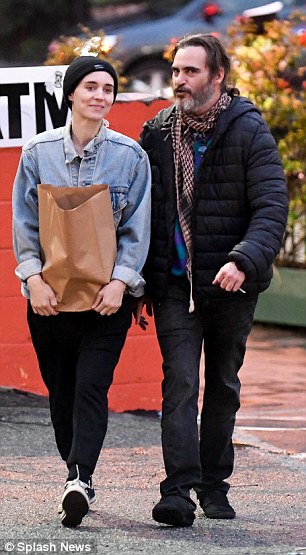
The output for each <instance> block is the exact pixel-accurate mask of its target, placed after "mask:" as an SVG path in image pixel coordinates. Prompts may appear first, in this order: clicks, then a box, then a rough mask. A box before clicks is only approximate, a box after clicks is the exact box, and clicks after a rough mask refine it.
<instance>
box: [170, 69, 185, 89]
mask: <svg viewBox="0 0 306 555" xmlns="http://www.w3.org/2000/svg"><path fill="white" fill-rule="evenodd" d="M173 83H175V85H176V86H178V85H182V84H183V83H185V76H184V73H183V72H182V71H179V72H177V73H176V74H175V75H173Z"/></svg>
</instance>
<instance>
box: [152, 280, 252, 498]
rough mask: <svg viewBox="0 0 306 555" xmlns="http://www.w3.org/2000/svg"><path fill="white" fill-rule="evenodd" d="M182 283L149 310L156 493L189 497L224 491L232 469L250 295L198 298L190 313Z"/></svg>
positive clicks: (172, 286)
mask: <svg viewBox="0 0 306 555" xmlns="http://www.w3.org/2000/svg"><path fill="white" fill-rule="evenodd" d="M189 291H190V288H189V283H188V281H187V279H183V278H173V279H172V280H171V281H170V283H169V289H168V295H167V298H166V300H165V301H164V302H163V303H162V304H161V305H158V306H155V307H154V315H155V323H156V330H157V336H158V341H159V344H160V348H161V352H162V356H163V372H164V379H163V383H162V392H163V404H162V423H161V426H162V448H163V456H164V463H165V470H166V475H167V477H166V479H165V480H164V481H163V482H162V483H161V488H160V489H161V494H162V495H169V494H178V495H181V496H183V497H186V498H189V495H190V490H191V489H192V488H193V489H195V490H196V491H197V493H198V494H200V493H201V492H202V491H207V490H212V489H219V490H223V491H228V488H229V485H228V483H227V482H226V481H225V480H226V478H228V477H229V476H230V475H231V473H232V471H233V465H234V451H233V444H232V435H233V430H234V425H235V415H236V412H237V410H238V408H239V406H240V381H239V379H238V371H239V369H240V367H241V365H242V363H243V359H244V354H245V348H246V341H247V337H248V335H249V332H250V330H251V326H252V322H253V315H254V311H255V306H256V301H257V295H255V296H253V297H249V296H247V295H243V294H241V293H236V294H235V297H234V298H233V297H232V296H231V297H229V298H225V299H210V300H207V301H204V302H203V304H202V306H201V307H197V312H193V313H191V314H190V313H189ZM203 343H204V353H205V390H204V401H203V409H202V414H201V427H200V438H199V433H198V425H197V416H198V397H199V366H200V358H201V353H202V347H203Z"/></svg>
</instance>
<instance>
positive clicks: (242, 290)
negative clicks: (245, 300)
mask: <svg viewBox="0 0 306 555" xmlns="http://www.w3.org/2000/svg"><path fill="white" fill-rule="evenodd" d="M238 291H241V293H246V291H245V290H244V289H242V288H241V287H239V289H238Z"/></svg>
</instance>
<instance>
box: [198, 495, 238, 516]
mask: <svg viewBox="0 0 306 555" xmlns="http://www.w3.org/2000/svg"><path fill="white" fill-rule="evenodd" d="M199 503H200V505H201V507H202V509H203V511H204V513H205V516H207V518H235V516H236V513H235V511H234V509H233V507H231V506H230V504H229V502H228V499H227V496H226V493H225V491H207V492H203V493H201V494H200V495H199Z"/></svg>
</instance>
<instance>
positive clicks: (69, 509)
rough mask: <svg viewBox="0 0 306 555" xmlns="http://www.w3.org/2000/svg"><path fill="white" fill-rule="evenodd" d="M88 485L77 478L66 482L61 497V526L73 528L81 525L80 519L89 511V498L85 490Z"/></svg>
mask: <svg viewBox="0 0 306 555" xmlns="http://www.w3.org/2000/svg"><path fill="white" fill-rule="evenodd" d="M88 488H89V484H86V483H85V482H82V481H81V480H79V478H76V479H75V480H69V481H68V482H66V485H65V491H64V495H63V497H62V503H61V504H62V511H61V519H62V524H63V526H69V527H71V528H75V527H76V526H78V525H79V524H81V522H82V519H83V517H84V516H85V515H87V513H88V511H89V497H88V493H87V489H88Z"/></svg>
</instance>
